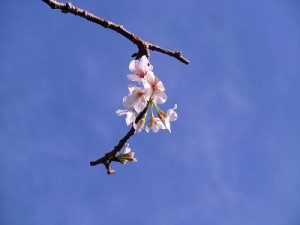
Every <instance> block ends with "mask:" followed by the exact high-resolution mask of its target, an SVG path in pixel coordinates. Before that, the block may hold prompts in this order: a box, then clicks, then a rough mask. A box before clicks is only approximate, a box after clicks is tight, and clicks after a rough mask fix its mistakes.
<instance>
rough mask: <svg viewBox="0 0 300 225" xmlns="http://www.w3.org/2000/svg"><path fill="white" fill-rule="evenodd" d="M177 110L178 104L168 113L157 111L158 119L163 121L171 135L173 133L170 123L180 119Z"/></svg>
mask: <svg viewBox="0 0 300 225" xmlns="http://www.w3.org/2000/svg"><path fill="white" fill-rule="evenodd" d="M175 109H177V105H176V104H175V106H174V108H173V109H168V111H167V112H163V111H161V110H160V109H158V110H157V114H158V117H159V118H160V119H161V120H162V122H163V123H164V124H165V127H166V128H167V129H168V130H169V131H170V133H171V124H170V121H175V120H177V118H178V116H177V113H176V112H175V111H174V110H175Z"/></svg>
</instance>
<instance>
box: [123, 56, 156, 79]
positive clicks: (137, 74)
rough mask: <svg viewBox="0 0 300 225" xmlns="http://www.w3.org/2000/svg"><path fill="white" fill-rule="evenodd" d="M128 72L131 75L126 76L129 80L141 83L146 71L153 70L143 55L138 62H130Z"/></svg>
mask: <svg viewBox="0 0 300 225" xmlns="http://www.w3.org/2000/svg"><path fill="white" fill-rule="evenodd" d="M129 70H130V71H131V72H132V73H133V74H129V75H127V77H128V79H129V80H132V81H138V82H141V81H142V79H143V78H144V77H145V75H146V74H147V72H148V71H152V70H153V66H152V65H151V64H150V62H149V60H148V58H147V57H146V56H145V55H143V56H142V57H141V58H140V60H132V61H131V62H130V64H129Z"/></svg>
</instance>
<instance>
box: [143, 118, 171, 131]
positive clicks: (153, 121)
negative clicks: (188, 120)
mask: <svg viewBox="0 0 300 225" xmlns="http://www.w3.org/2000/svg"><path fill="white" fill-rule="evenodd" d="M150 129H152V131H153V132H154V133H157V132H158V131H159V129H166V127H165V125H164V124H163V122H162V121H161V119H160V118H157V117H154V115H153V113H152V115H151V117H150V120H149V122H148V123H147V125H146V128H145V130H146V132H149V131H150Z"/></svg>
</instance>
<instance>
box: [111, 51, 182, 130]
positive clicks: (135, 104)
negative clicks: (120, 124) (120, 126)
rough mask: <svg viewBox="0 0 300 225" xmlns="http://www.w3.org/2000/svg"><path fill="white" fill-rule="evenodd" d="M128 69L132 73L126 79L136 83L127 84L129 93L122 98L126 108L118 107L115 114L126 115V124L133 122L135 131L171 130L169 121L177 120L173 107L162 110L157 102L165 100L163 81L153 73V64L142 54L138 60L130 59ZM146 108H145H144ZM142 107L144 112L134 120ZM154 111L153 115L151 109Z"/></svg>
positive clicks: (160, 102)
mask: <svg viewBox="0 0 300 225" xmlns="http://www.w3.org/2000/svg"><path fill="white" fill-rule="evenodd" d="M129 70H130V71H131V72H132V74H129V75H127V77H128V79H129V80H131V81H134V82H137V84H138V86H137V85H131V84H130V85H129V86H128V89H129V94H128V95H127V96H125V97H124V98H123V105H124V106H125V107H127V108H128V109H122V110H121V109H119V110H117V112H116V113H117V114H118V115H119V116H120V115H126V124H127V125H130V124H133V127H134V128H135V131H136V132H137V133H139V132H141V131H142V130H143V129H144V128H145V130H146V132H149V131H150V130H151V129H152V131H153V132H154V133H156V132H158V131H159V129H167V130H169V132H171V126H170V121H175V120H177V113H176V112H175V109H176V108H177V105H176V104H175V107H174V108H173V109H169V110H167V112H164V111H162V110H161V109H160V108H159V107H158V104H163V103H165V102H166V100H167V95H166V94H165V87H164V85H163V83H162V82H161V81H160V80H159V79H158V77H157V76H155V75H154V73H153V66H152V65H151V64H150V62H149V60H148V58H147V57H146V56H142V57H141V58H140V59H139V60H132V61H131V62H130V64H129ZM146 108H147V109H146ZM144 109H146V112H145V113H144V114H143V116H142V118H141V119H140V120H138V121H137V122H136V117H137V115H138V114H139V113H141V112H142V111H143V110H144ZM154 110H155V111H156V114H157V117H155V115H154V113H153V111H154ZM149 111H150V118H149V120H148V121H147V123H146V119H147V114H148V112H149Z"/></svg>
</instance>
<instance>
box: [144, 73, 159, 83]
mask: <svg viewBox="0 0 300 225" xmlns="http://www.w3.org/2000/svg"><path fill="white" fill-rule="evenodd" d="M147 83H148V84H151V86H153V85H154V84H155V83H156V77H155V75H154V73H153V72H152V71H148V73H147V74H146V76H145V79H144V81H143V84H147Z"/></svg>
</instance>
